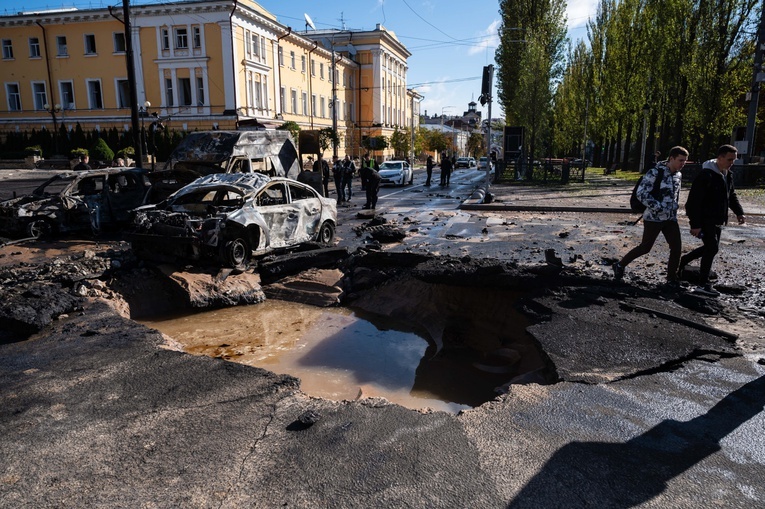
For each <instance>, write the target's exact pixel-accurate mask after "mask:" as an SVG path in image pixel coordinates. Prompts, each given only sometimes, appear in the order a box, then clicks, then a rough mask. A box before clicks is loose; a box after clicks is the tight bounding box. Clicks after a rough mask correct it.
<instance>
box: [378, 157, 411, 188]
mask: <svg viewBox="0 0 765 509" xmlns="http://www.w3.org/2000/svg"><path fill="white" fill-rule="evenodd" d="M380 177H382V180H381V181H380V184H395V185H399V186H405V185H407V184H411V183H412V182H413V181H414V171H412V167H411V166H409V163H407V162H406V161H385V162H384V163H382V164H381V165H380Z"/></svg>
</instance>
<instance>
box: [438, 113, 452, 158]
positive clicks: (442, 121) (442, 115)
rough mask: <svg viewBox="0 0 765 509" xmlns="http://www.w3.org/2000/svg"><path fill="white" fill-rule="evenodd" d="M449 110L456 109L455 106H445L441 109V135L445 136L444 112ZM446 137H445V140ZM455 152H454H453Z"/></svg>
mask: <svg viewBox="0 0 765 509" xmlns="http://www.w3.org/2000/svg"><path fill="white" fill-rule="evenodd" d="M448 108H454V106H444V107H442V108H441V134H442V135H443V134H444V110H446V109H448ZM445 137H446V136H444V138H445ZM452 151H453V150H452Z"/></svg>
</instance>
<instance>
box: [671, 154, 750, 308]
mask: <svg viewBox="0 0 765 509" xmlns="http://www.w3.org/2000/svg"><path fill="white" fill-rule="evenodd" d="M737 155H738V151H737V150H736V147H734V146H732V145H723V146H721V147H720V148H719V149H717V158H716V159H710V160H709V161H706V162H705V163H704V164H703V165H702V169H701V173H699V174H698V176H697V177H696V178H695V179H694V180H693V185H692V186H691V191H690V193H688V201H686V202H685V212H686V214H687V215H688V220H689V222H690V223H691V235H693V236H694V237H697V238H699V239H701V240H702V242H704V244H703V245H701V246H699V247H697V248H696V249H694V250H693V251H691V252H690V253H688V254H687V255H685V256H683V257H682V258H681V259H680V268H679V269H678V275H681V274H682V273H683V269H684V268H685V266H686V265H688V263H689V262H692V261H693V260H695V259H697V258H701V264H700V267H699V286H698V288H696V289H695V290H694V292H696V293H699V294H701V295H707V296H710V297H717V296H719V295H720V292H718V291H717V290H715V289H714V287H713V286H712V285H711V284H710V283H709V273H710V272H711V270H712V261H713V260H714V258H715V255H716V254H717V251H718V250H719V249H720V235H721V234H722V227H723V225H724V224H727V223H728V209H730V210H732V211H733V213H734V214H736V219H738V224H745V223H746V217H744V209H743V208H742V207H741V203H739V201H738V195H736V190H735V189H734V187H733V174H732V173H731V171H730V168H731V166H733V162H734V161H735V160H736V157H737Z"/></svg>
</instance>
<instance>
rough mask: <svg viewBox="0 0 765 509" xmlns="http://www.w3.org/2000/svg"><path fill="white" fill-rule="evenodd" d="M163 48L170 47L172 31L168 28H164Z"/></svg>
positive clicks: (167, 48)
mask: <svg viewBox="0 0 765 509" xmlns="http://www.w3.org/2000/svg"><path fill="white" fill-rule="evenodd" d="M162 49H163V50H169V49H170V31H169V30H168V29H167V28H163V29H162Z"/></svg>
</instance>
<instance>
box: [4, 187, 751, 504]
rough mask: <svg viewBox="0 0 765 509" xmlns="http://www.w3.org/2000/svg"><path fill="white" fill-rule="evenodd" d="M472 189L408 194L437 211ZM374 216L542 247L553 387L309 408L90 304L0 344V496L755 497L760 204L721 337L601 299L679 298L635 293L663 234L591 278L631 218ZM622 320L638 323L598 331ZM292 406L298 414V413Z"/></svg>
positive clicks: (419, 231) (501, 254)
mask: <svg viewBox="0 0 765 509" xmlns="http://www.w3.org/2000/svg"><path fill="white" fill-rule="evenodd" d="M458 179H459V174H457V175H456V176H455V178H454V179H453V182H456V181H457V180H458ZM469 185H470V184H469V183H468V184H465V186H466V188H468V187H469ZM455 187H456V186H455ZM469 191H470V189H467V190H466V191H465V190H462V189H458V188H455V189H454V190H449V191H448V192H441V191H438V192H430V193H429V192H427V191H423V190H422V189H421V188H419V187H415V188H413V189H409V190H407V192H408V193H410V194H412V196H413V197H417V198H418V199H422V200H424V201H427V200H429V199H434V200H437V201H439V202H450V203H454V205H455V206H456V205H457V204H458V203H459V202H460V201H462V200H457V199H456V198H455V197H454V196H455V195H456V194H460V195H462V198H463V199H464V197H466V196H468V195H469ZM623 191H624V189H621V188H620V190H618V191H617V192H613V189H611V190H610V191H609V193H608V194H609V195H611V194H613V195H614V196H618V195H620V194H622V193H623ZM545 192H552V191H550V190H547V191H545ZM590 192H594V191H593V190H591V189H586V190H582V193H581V194H582V195H583V196H584V195H586V194H589V193H590ZM428 194H438V195H440V196H434V197H429V196H428ZM558 194H559V199H562V198H561V196H562V195H561V193H560V192H558ZM601 194H602V193H599V195H601ZM497 195H498V198H499V199H500V200H519V201H520V200H521V199H522V198H521V197H520V194H519V193H518V194H513V193H511V192H510V190H508V194H505V195H504V196H502V195H501V193H497ZM540 196H541V195H538V196H537V197H536V200H537V201H538V200H539V199H540ZM529 199H530V200H531V199H533V198H532V197H529ZM550 199H553V198H550ZM604 199H605V198H604ZM618 199H619V198H614V200H618ZM382 203H385V202H384V201H383V202H382ZM558 203H559V204H560V203H562V202H560V201H558ZM561 206H562V205H561ZM757 206H758V204H757V203H756V200H755V203H752V204H751V205H750V210H752V211H756V210H757V209H756V207H757ZM386 207H387V208H386ZM381 208H382V209H383V210H381V213H383V215H385V216H386V217H388V218H389V219H397V221H399V222H401V223H403V222H404V220H403V219H404V217H408V218H409V222H408V223H407V226H406V228H407V230H408V235H407V238H406V239H405V241H404V242H402V243H400V244H396V245H394V246H391V247H390V248H388V249H389V250H391V251H392V252H406V251H409V252H414V253H416V252H418V251H431V252H437V253H441V254H443V255H451V256H446V258H452V259H454V258H459V257H464V256H466V255H467V256H470V257H474V258H476V257H480V256H488V257H496V258H501V259H503V260H514V261H515V262H516V263H517V264H518V265H533V264H536V265H539V264H542V265H543V260H544V251H545V250H546V249H554V250H555V251H556V253H557V254H558V256H561V255H563V256H562V258H563V261H564V265H566V270H567V271H568V274H569V277H571V278H572V280H574V279H577V278H578V279H577V280H578V281H580V283H577V284H576V285H574V286H575V287H576V288H577V289H575V290H567V291H566V292H563V293H556V292H554V291H553V292H549V293H547V294H545V295H542V296H540V297H538V298H537V299H536V300H537V302H538V303H539V304H540V306H543V307H544V308H546V309H551V310H553V311H554V313H553V316H554V319H552V320H550V321H546V322H541V323H536V324H535V325H533V326H532V327H531V329H532V333H533V335H534V337H535V338H536V339H537V340H538V341H540V343H542V344H543V345H544V348H545V350H546V351H547V353H548V355H549V356H550V357H551V359H552V360H553V361H554V362H555V364H556V365H557V366H558V369H559V372H560V373H559V374H560V375H561V378H562V379H563V381H561V382H559V383H556V384H552V385H538V384H534V383H531V384H527V385H510V386H509V387H508V392H507V393H506V394H503V395H501V396H499V397H498V398H497V399H495V400H494V401H491V402H489V403H486V404H484V405H482V406H481V407H478V408H475V409H472V410H469V411H466V412H463V413H461V414H459V415H451V414H447V413H442V412H417V411H412V410H407V409H404V408H402V407H399V406H396V405H391V404H389V403H387V402H386V401H384V400H380V399H365V400H358V401H343V402H335V401H327V400H321V399H316V398H310V397H308V396H306V395H304V394H303V393H301V392H300V390H299V381H298V380H297V379H295V378H293V377H290V376H286V375H275V374H273V373H270V372H268V371H266V370H262V369H258V368H252V367H249V366H243V365H238V364H234V363H230V362H226V361H223V360H220V359H213V358H207V357H197V356H191V355H187V354H185V353H182V352H178V351H175V350H172V349H170V348H168V347H167V342H166V341H165V338H163V337H162V336H161V334H159V333H158V332H157V331H153V330H151V329H147V328H145V327H143V326H141V325H139V324H137V323H135V322H133V321H131V320H129V319H127V318H124V317H123V316H121V315H120V314H119V313H118V312H117V311H115V309H114V307H113V306H110V305H107V303H105V302H104V301H103V300H98V299H96V300H90V301H89V302H88V303H87V305H86V306H85V307H83V308H82V309H80V310H75V311H72V312H70V313H68V314H67V315H65V316H60V317H59V318H58V319H57V320H54V321H53V322H52V323H50V324H49V325H48V326H47V327H46V328H44V329H43V330H42V331H41V332H40V333H38V334H36V335H34V336H32V337H31V338H30V339H28V340H26V341H19V342H13V343H7V344H1V345H0V386H2V391H0V425H1V426H2V428H0V429H2V434H0V457H2V458H3V461H2V463H0V506H1V507H14V508H16V507H30V508H31V507H34V508H38V507H127V506H129V507H242V506H253V507H368V506H376V507H396V508H398V507H545V508H548V507H614V508H621V507H656V508H659V507H661V508H665V507H688V508H691V507H693V508H696V507H702V506H714V507H730V508H734V507H758V506H765V485H763V483H762V479H763V478H765V433H763V430H765V413H764V412H763V408H764V407H765V360H763V359H764V358H765V354H763V352H764V351H765V349H763V332H762V331H763V329H762V325H763V321H762V317H761V316H760V315H759V313H758V308H757V305H758V302H761V301H758V299H759V297H758V295H761V294H758V293H757V292H760V291H761V290H762V288H761V286H762V280H761V279H758V278H761V276H760V273H761V267H762V265H761V264H760V262H761V256H762V241H763V236H762V234H761V230H760V228H762V222H761V219H759V216H751V217H750V225H749V226H748V228H749V229H748V230H744V229H743V228H742V229H739V228H738V227H733V228H727V229H726V232H728V233H726V235H728V236H727V237H726V241H725V245H724V246H723V248H722V253H721V254H724V256H722V257H721V259H720V261H719V265H717V263H718V262H717V261H716V269H717V271H718V273H719V275H720V277H721V278H724V279H726V281H727V282H741V281H743V282H748V284H749V287H748V289H747V290H746V292H749V293H745V294H744V297H741V298H739V297H737V296H736V295H734V294H730V295H729V294H725V295H724V296H723V299H722V300H723V305H724V308H723V309H725V310H727V312H726V313H723V315H724V316H709V317H707V323H708V324H709V325H712V326H716V327H718V328H720V329H724V330H728V331H732V332H735V333H736V334H737V335H738V336H739V340H737V341H735V342H732V341H729V340H725V339H723V338H721V337H719V336H716V335H714V334H708V333H704V332H699V331H697V330H695V329H690V328H687V327H680V326H678V325H677V324H675V323H669V322H665V321H663V320H660V319H657V318H656V317H655V316H652V315H650V313H649V314H646V315H645V316H644V315H643V314H642V313H635V312H629V313H628V312H626V311H624V310H623V309H621V308H620V306H621V305H622V304H624V303H630V302H632V303H638V304H640V303H642V304H645V305H646V306H647V307H650V306H657V305H658V304H662V303H663V304H664V305H663V306H662V308H661V309H663V310H671V311H673V312H678V313H681V312H683V309H685V308H676V307H675V306H677V305H678V304H677V302H676V301H675V300H674V299H673V298H671V297H667V296H662V295H653V296H651V295H650V294H651V293H652V292H654V293H655V285H656V283H657V282H658V281H660V280H661V277H662V275H661V268H660V265H661V263H662V261H663V260H664V259H665V252H664V251H662V249H663V248H662V247H661V245H662V241H661V239H660V240H659V241H658V242H657V246H656V251H655V252H654V253H652V255H655V256H651V257H650V258H649V257H644V258H646V259H645V260H643V261H642V262H641V264H638V263H637V262H636V263H635V267H634V268H633V266H630V269H632V270H631V271H630V273H629V274H628V278H627V280H626V284H624V285H615V284H613V283H611V282H609V281H608V279H609V274H608V270H607V269H608V265H607V263H606V262H605V261H604V260H606V261H607V260H608V259H609V258H611V257H615V256H618V254H619V253H620V252H621V251H623V250H625V249H628V248H629V246H630V245H632V244H633V243H634V242H636V241H637V238H636V237H635V232H636V231H639V226H638V227H631V226H629V224H626V223H625V224H620V222H625V221H626V220H627V219H629V218H630V217H631V216H630V215H628V214H622V213H613V214H605V215H600V216H588V215H575V214H574V213H573V212H562V213H557V214H554V215H552V216H551V214H552V213H550V212H544V213H543V212H539V211H533V212H524V211H517V212H515V211H501V210H500V211H497V210H479V211H467V210H458V209H456V208H452V209H449V210H444V211H442V212H433V211H425V210H423V211H420V212H418V213H417V214H415V213H414V212H416V208H414V207H413V206H410V205H406V204H404V205H394V206H387V205H386V206H385V207H381ZM746 208H747V206H746V204H745V209H746ZM356 212H357V211H356V210H355V209H348V210H345V211H343V212H341V223H342V224H341V225H340V227H339V228H338V236H339V237H340V238H341V244H342V243H343V242H347V243H348V245H350V246H356V245H363V244H364V243H365V242H366V241H365V237H364V236H363V235H362V236H357V235H356V234H355V233H354V232H353V230H352V227H353V226H355V225H358V223H359V220H358V219H356V218H355V214H356ZM426 228H428V229H430V230H429V231H430V233H429V234H428V235H425V232H426ZM635 228H637V229H635ZM484 229H485V230H486V231H485V232H484ZM413 230H415V231H413ZM563 232H568V234H567V235H564V236H561V235H560V234H561V233H563ZM758 232H759V233H758ZM684 235H685V234H684ZM742 239H743V240H744V242H740V240H742ZM683 240H684V242H685V241H686V240H687V238H686V237H685V236H684V237H683ZM571 247H573V249H569V248H571ZM13 249H20V248H16V247H11V249H10V250H11V251H12V250H13ZM3 254H6V253H5V252H3ZM649 256H650V255H649ZM12 258H13V257H12V256H11V255H10V254H7V255H6V256H5V258H4V259H3V263H4V264H12ZM43 258H45V255H44V254H43ZM487 277H488V276H487ZM581 281H589V283H586V284H581ZM758 285H759V286H758ZM592 288H596V289H597V288H600V289H597V290H596V291H595V295H594V296H593V295H592V294H591V293H588V292H590V291H591V289H592ZM399 293H400V292H399ZM401 297H402V298H411V297H407V296H406V295H401ZM641 299H644V300H641ZM737 299H739V300H737ZM741 299H743V300H745V302H746V303H745V305H742V304H741ZM389 300H390V299H389ZM649 304H650V306H649ZM741 307H744V308H745V309H744V310H741V309H739V308H741ZM694 316H696V315H694ZM726 317H727V318H726ZM631 322H634V323H639V324H641V325H640V327H642V328H638V329H635V328H632V326H631V325H630V323H631ZM660 327H663V329H661V328H660ZM631 330H632V331H637V332H639V333H636V334H635V335H633V336H630V335H629V334H623V333H622V332H615V331H631ZM651 331H653V332H651ZM617 334H623V335H620V336H618V338H616V337H615V335H617ZM638 344H639V345H640V348H637V347H636V348H630V346H631V345H635V346H637V345H638ZM601 352H606V353H607V355H605V356H604V355H602V354H601ZM636 352H640V353H641V354H640V355H642V356H644V358H636V356H637V353H636ZM605 358H610V359H612V360H611V362H609V363H608V364H603V363H601V361H602V360H603V359H605ZM613 359H616V360H618V362H617V361H614V360H613ZM637 365H640V366H643V365H646V366H653V369H636V366H637ZM564 366H565V367H566V369H562V367H564ZM577 366H578V367H579V368H578V370H577V369H575V368H576V367H577ZM307 411H310V412H313V414H314V416H315V419H314V420H315V423H313V424H311V425H307V424H305V423H302V422H301V421H300V418H301V416H304V415H305V414H306V412H307Z"/></svg>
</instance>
